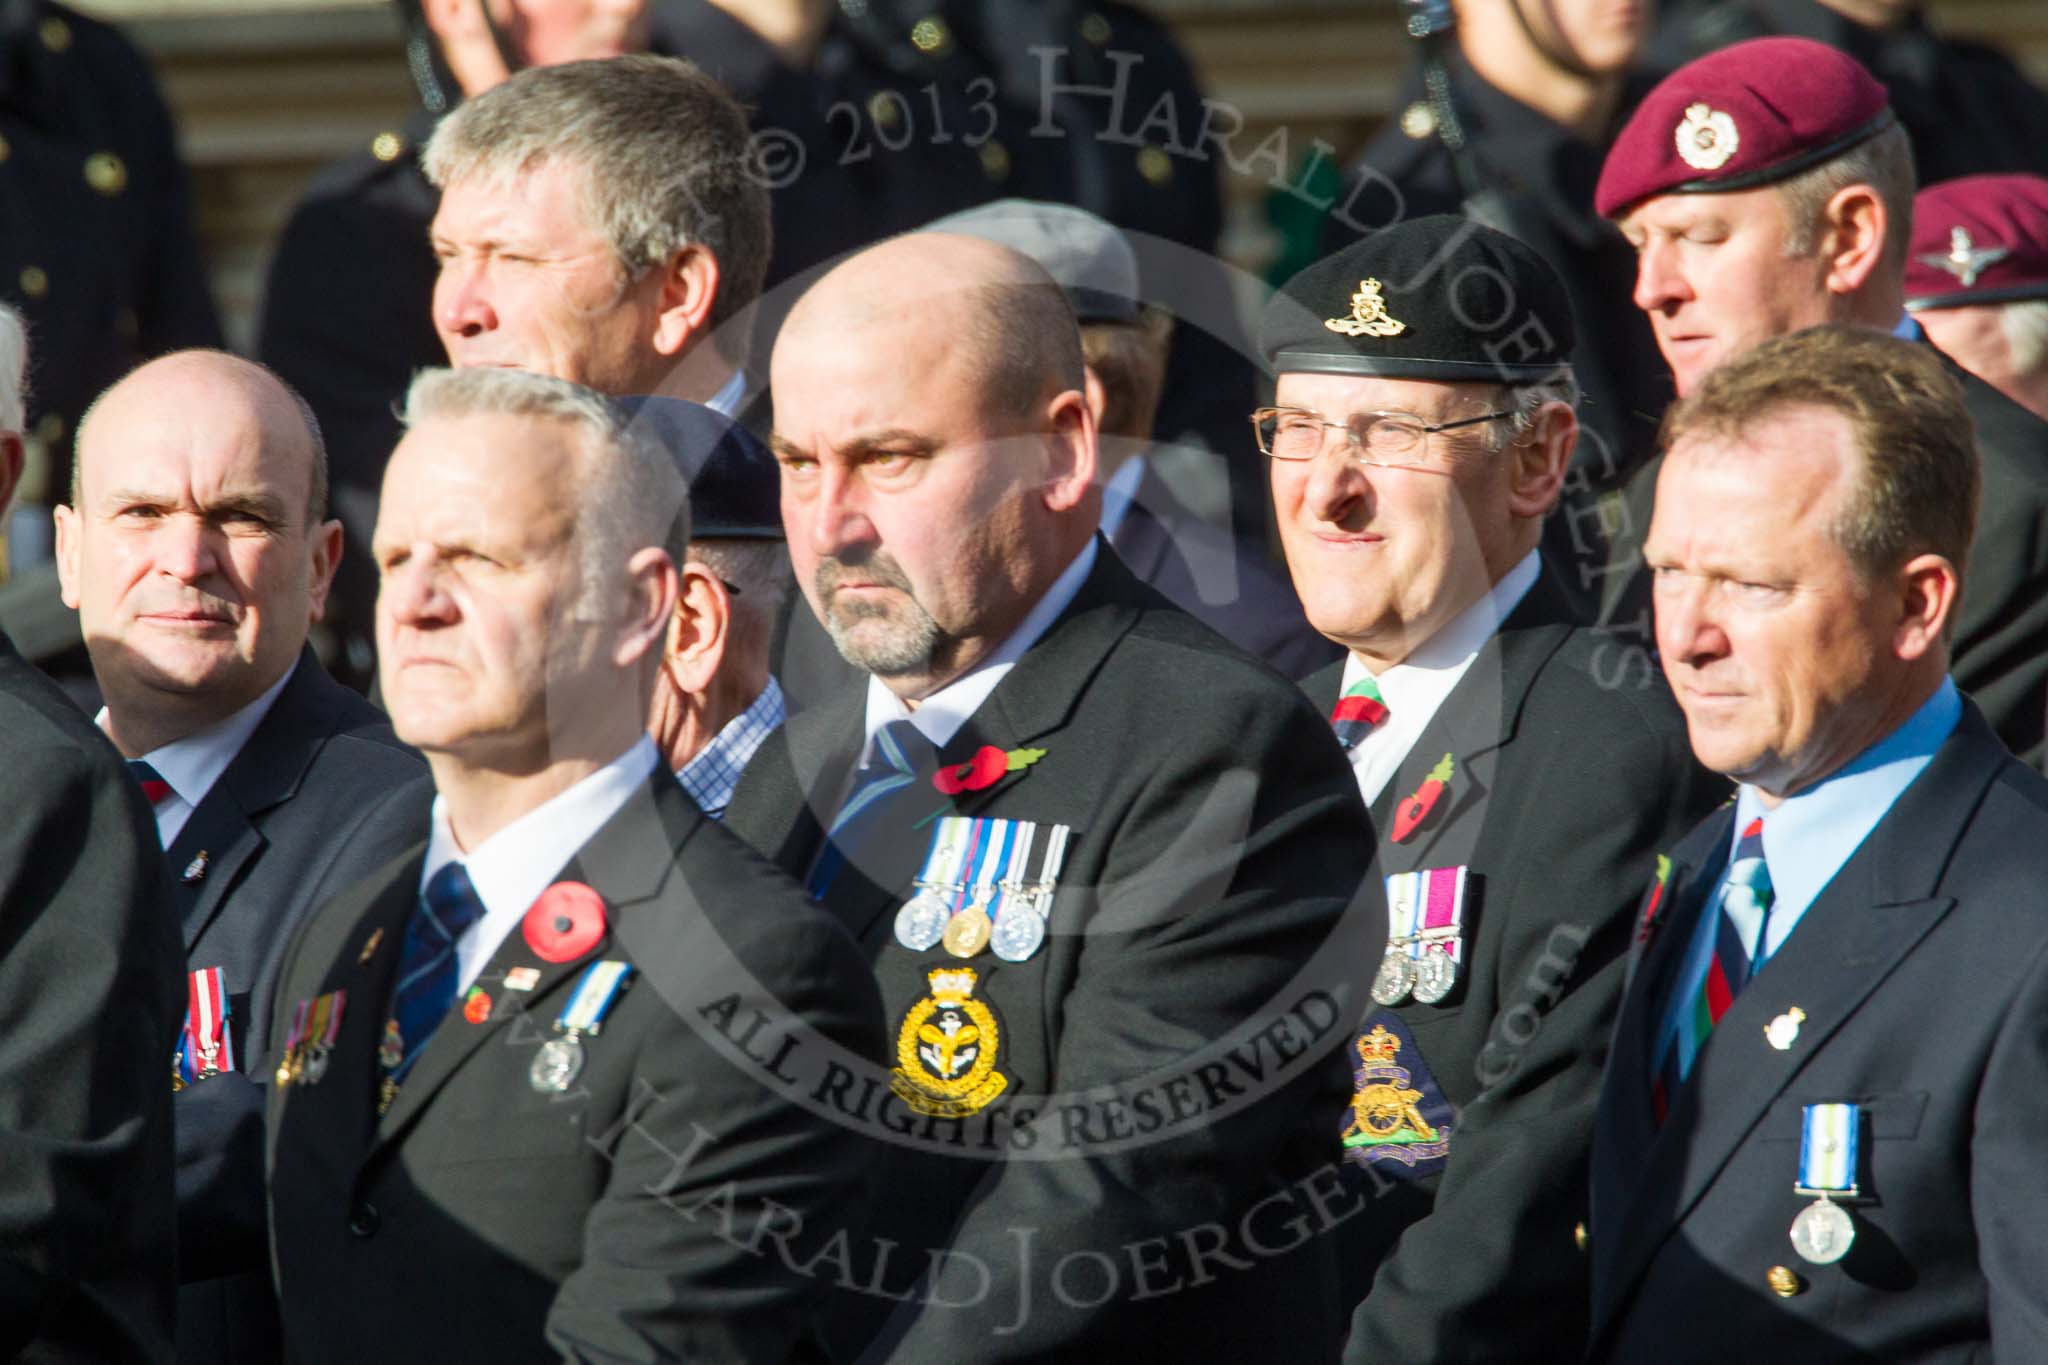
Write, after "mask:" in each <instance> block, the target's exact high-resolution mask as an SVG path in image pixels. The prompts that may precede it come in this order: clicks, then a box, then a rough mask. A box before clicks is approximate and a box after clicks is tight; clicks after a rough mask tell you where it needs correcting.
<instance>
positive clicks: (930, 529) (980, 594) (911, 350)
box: [773, 304, 1080, 695]
mask: <svg viewBox="0 0 2048 1365" xmlns="http://www.w3.org/2000/svg"><path fill="white" fill-rule="evenodd" d="M773 386H774V392H775V395H776V405H775V436H774V446H775V453H776V458H777V460H778V461H779V462H780V464H781V471H782V519H783V525H784V528H785V530H786V531H787V533H788V537H789V552H790V561H791V565H792V567H793V568H794V570H795V572H796V578H797V582H798V583H800V584H801V585H802V586H803V590H804V595H805V596H806V597H807V598H808V599H809V600H810V603H811V608H812V610H813V611H815V612H816V613H817V614H818V618H819V620H820V621H822V622H823V623H824V624H825V627H826V629H827V630H828V631H829V632H830V633H831V635H832V638H833V641H834V643H836V644H837V645H838V646H839V649H840V652H841V653H842V654H844V655H845V656H846V657H847V659H848V660H850V661H851V662H852V663H854V664H855V665H856V666H857V667H860V668H863V669H866V670H867V671H869V672H872V673H876V674H878V675H880V676H882V677H883V678H885V679H888V680H890V682H891V685H892V686H894V687H896V688H897V689H898V690H899V691H903V692H904V693H905V694H906V695H917V694H921V693H922V692H923V691H925V690H929V687H931V686H937V685H939V684H941V683H943V682H945V681H946V680H948V679H950V678H951V677H954V676H957V675H958V674H959V673H960V672H963V671H964V670H965V669H967V668H968V667H970V666H971V665H972V664H973V663H975V662H976V661H978V660H979V659H981V658H982V657H984V656H985V655H986V654H987V653H988V652H989V651H990V650H992V649H994V648H995V647H996V646H997V645H998V644H1000V643H1001V642H1002V640H1003V639H1004V638H1005V637H1007V636H1008V635H1009V634H1010V633H1011V632H1012V631H1013V630H1014V629H1015V628H1016V627H1017V626H1018V625H1019V624H1020V623H1021V622H1022V620H1023V618H1024V616H1025V615H1026V613H1028V612H1029V610H1030V608H1031V605H1032V603H1033V602H1034V601H1035V600H1036V599H1037V597H1038V596H1039V594H1041V593H1042V592H1043V591H1044V589H1045V587H1046V586H1047V585H1048V583H1049V582H1050V581H1051V579H1052V578H1054V577H1055V576H1057V574H1058V571H1059V569H1060V567H1061V564H1060V563H1059V562H1057V560H1058V554H1059V551H1058V549H1057V537H1056V536H1055V535H1054V534H1053V533H1052V527H1051V520H1050V518H1051V513H1050V511H1049V510H1048V507H1047V505H1046V502H1045V499H1044V489H1045V483H1046V479H1047V476H1048V470H1049V467H1050V459H1049V455H1048V450H1047V441H1048V439H1049V438H1048V437H1047V435H1046V434H1044V432H1042V431H1039V432H1026V433H1025V434H1022V435H1016V434H1008V433H1009V432H1010V431H1012V430H1013V429H1014V428H1015V427H1017V426H1020V425H1022V426H1029V425H1030V424H1029V423H1028V422H1025V423H1017V422H1007V423H1006V422H1001V421H998V420H997V419H995V418H994V417H992V416H991V415H990V414H989V413H988V412H987V411H985V407H986V403H985V400H984V399H983V396H982V388H983V384H982V381H981V377H980V374H979V373H978V365H977V361H976V359H975V353H974V350H973V348H972V347H971V346H967V345H963V344H962V343H961V341H960V339H959V336H958V335H957V333H956V332H955V331H954V330H952V329H951V328H949V327H947V326H943V325H937V324H935V323H934V322H933V320H932V318H931V315H930V309H929V308H928V307H925V306H922V305H916V304H906V305H905V306H903V307H902V308H900V309H897V310H895V311H893V312H891V313H888V314H886V315H883V316H873V315H865V316H863V317H861V318H860V319H859V320H858V321H857V322H852V323H848V322H847V321H846V319H844V318H842V317H840V316H838V315H836V314H834V315H832V316H826V317H816V316H810V317H806V318H805V319H804V320H803V321H802V322H801V323H799V322H796V321H793V322H792V324H791V326H790V327H788V328H785V329H784V332H783V334H782V337H781V338H780V339H779V340H778V341H777V343H776V347H775V357H774V363H773ZM1073 401H1074V402H1075V403H1079V401H1080V399H1079V397H1078V395H1076V396H1075V398H1074V400H1073Z"/></svg>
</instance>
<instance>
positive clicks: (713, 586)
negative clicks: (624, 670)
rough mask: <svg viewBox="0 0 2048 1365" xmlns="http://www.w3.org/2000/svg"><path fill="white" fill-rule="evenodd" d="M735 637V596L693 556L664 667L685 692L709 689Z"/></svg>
mask: <svg viewBox="0 0 2048 1365" xmlns="http://www.w3.org/2000/svg"><path fill="white" fill-rule="evenodd" d="M731 639H732V598H731V596H730V595H728V594H727V592H726V590H725V584H724V583H723V582H722V581H721V580H720V579H719V577H718V575H717V574H715V573H713V572H711V570H710V569H708V568H706V567H705V566H704V565H702V564H700V563H698V562H697V561H696V560H694V559H693V560H690V561H688V562H687V563H685V564H684V565H683V572H682V584H681V592H680V594H679V595H678V597H677V599H676V609H675V612H674V614H673V615H672V616H671V618H670V621H669V628H668V649H667V652H666V654H665V655H664V659H665V665H664V666H665V667H666V668H667V669H668V673H669V676H670V677H671V678H673V679H674V680H675V684H676V686H677V687H678V688H680V689H681V690H682V691H683V692H684V693H686V694H691V695H695V694H699V693H702V692H705V691H707V690H708V689H709V688H710V686H711V680H712V678H714V677H715V676H717V674H718V666H719V665H720V664H721V663H723V662H724V661H725V649H726V645H727V643H728V642H729V641H730V640H731Z"/></svg>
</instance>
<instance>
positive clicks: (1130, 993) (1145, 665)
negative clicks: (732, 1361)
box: [727, 233, 1385, 1361]
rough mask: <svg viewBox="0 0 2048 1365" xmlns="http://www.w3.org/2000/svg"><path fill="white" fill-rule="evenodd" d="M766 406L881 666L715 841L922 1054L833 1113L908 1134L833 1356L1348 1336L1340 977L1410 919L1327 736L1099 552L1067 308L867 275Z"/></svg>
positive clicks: (803, 540) (1207, 1346) (794, 488)
mask: <svg viewBox="0 0 2048 1365" xmlns="http://www.w3.org/2000/svg"><path fill="white" fill-rule="evenodd" d="M772 384H773V389H774V393H775V397H776V429H775V432H774V434H773V440H772V445H773V447H774V450H775V455H776V458H777V460H778V462H779V463H780V465H781V480H782V519H783V526H784V529H785V531H786V532H787V535H788V540H789V547H790V557H791V561H792V564H793V566H794V568H795V571H796V578H797V582H798V583H799V585H800V586H801V587H802V589H803V592H804V594H805V596H806V597H807V598H808V600H809V602H810V606H811V609H812V610H813V611H814V612H815V613H816V614H817V615H818V617H819V619H820V620H821V621H822V622H823V624H824V626H825V628H826V630H827V631H828V633H829V634H830V635H831V636H832V638H833V640H834V642H835V643H836V645H837V646H838V648H839V651H840V652H841V653H842V654H843V655H844V656H845V657H846V659H847V660H848V661H849V662H851V663H852V664H853V665H854V666H855V667H856V668H858V669H860V670H861V671H862V672H863V673H865V674H866V675H867V677H866V679H865V681H864V685H862V686H858V687H855V688H852V689H850V690H849V691H848V692H847V693H846V694H844V695H843V696H842V697H841V698H839V699H836V700H835V701H831V702H827V703H822V704H820V705H817V706H815V707H813V708H811V709H809V710H806V711H803V712H800V713H798V714H797V715H796V716H795V717H794V718H792V719H791V721H790V722H789V724H788V725H787V726H785V727H784V729H783V730H782V731H781V732H779V733H778V734H776V735H775V736H773V737H771V738H770V740H769V741H768V743H767V744H766V745H765V746H763V748H762V750H761V751H760V753H759V754H757V755H756V757H755V760H754V762H753V764H752V765H751V766H750V767H749V768H748V770H747V772H746V774H745V776H744V777H743V778H742V779H741V783H740V788H739V791H738V792H737V793H736V795H735V797H734V801H733V805H732V807H731V809H730V811H729V812H728V816H727V820H728V823H729V824H730V825H731V826H732V828H733V829H735V830H736V831H737V832H739V833H740V834H741V835H742V836H743V837H746V838H748V839H749V840H751V841H752V842H753V843H754V844H755V846H756V847H758V848H760V849H761V850H762V851H763V852H765V853H766V854H767V855H768V856H769V857H770V858H771V859H773V860H775V861H776V862H778V863H779V864H780V865H781V866H782V867H783V868H784V869H785V870H787V871H789V872H790V873H791V874H792V875H795V876H797V877H801V878H804V879H806V882H807V884H808V886H809V888H810V890H811V891H812V893H813V894H814V895H816V896H818V897H820V898H821V899H822V900H823V902H824V904H825V905H826V906H827V907H828V908H829V909H831V910H832V911H834V912H835V913H836V914H837V915H838V916H839V917H840V918H841V919H842V921H843V922H844V923H845V924H846V925H847V927H848V928H849V929H850V930H851V931H852V932H853V933H854V934H855V935H856V936H857V937H858V938H859V939H860V941H861V944H862V947H863V948H864V949H865V950H866V952H867V954H868V956H869V959H870V960H871V961H872V963H873V966H874V971H875V974H876V977H877V978H878V980H879V982H880V985H881V991H882V998H883V1004H884V1014H885V1020H886V1023H887V1027H888V1030H889V1037H890V1039H891V1040H892V1043H893V1046H892V1048H891V1050H890V1056H891V1058H892V1059H893V1061H894V1065H893V1069H892V1072H891V1074H890V1075H889V1077H888V1084H887V1085H886V1086H884V1087H871V1088H870V1089H869V1090H868V1091H867V1092H866V1093H865V1094H863V1093H861V1092H860V1091H859V1089H858V1088H857V1087H851V1086H849V1087H847V1089H846V1091H845V1093H843V1094H841V1095H840V1096H839V1097H838V1099H837V1100H836V1101H835V1102H836V1103H838V1104H839V1106H840V1107H841V1108H842V1109H843V1110H845V1111H846V1113H847V1115H848V1119H849V1121H850V1122H851V1121H856V1120H858V1121H862V1122H868V1123H878V1124H879V1125H880V1127H881V1129H882V1130H883V1131H884V1132H886V1133H889V1134H891V1141H889V1142H888V1144H887V1145H886V1147H885V1154H884V1155H883V1157H882V1158H881V1161H880V1165H879V1167H878V1170H877V1186H878V1189H879V1190H880V1191H881V1195H880V1197H879V1199H878V1200H877V1205H876V1209H875V1217H874V1226H873V1236H872V1237H871V1238H870V1239H869V1240H867V1241H866V1242H864V1243H862V1244H860V1245H858V1246H855V1247H853V1248H850V1250H849V1263H850V1264H849V1274H848V1282H849V1283H850V1285H852V1286H858V1288H850V1289H849V1291H848V1292H842V1293H841V1294H839V1295H838V1301H837V1303H836V1305H835V1310H834V1314H833V1320H832V1326H833V1333H832V1338H833V1340H832V1344H833V1345H834V1347H835V1348H836V1349H837V1350H839V1351H840V1352H841V1353H842V1354H843V1355H845V1356H846V1357H847V1358H853V1357H855V1356H860V1357H861V1358H864V1359H894V1360H977V1361H987V1360H1018V1359H1107V1358H1114V1354H1115V1353H1121V1354H1124V1355H1126V1356H1127V1357H1128V1358H1132V1359H1167V1358H1174V1357H1184V1358H1201V1359H1219V1358H1237V1357H1242V1358H1254V1357H1257V1356H1259V1355H1263V1354H1267V1353H1270V1352H1271V1351H1272V1349H1274V1346H1275V1343H1277V1342H1280V1341H1286V1342H1288V1343H1290V1345H1289V1347H1288V1349H1289V1350H1298V1351H1301V1352H1304V1353H1307V1354H1315V1353H1317V1352H1321V1351H1324V1350H1327V1349H1330V1348H1333V1347H1334V1343H1335V1341H1336V1337H1337V1335H1338V1333H1339V1332H1340V1331H1341V1326H1342V1324H1341V1320H1340V1315H1339V1313H1338V1304H1337V1302H1336V1296H1335V1293H1334V1280H1333V1270H1334V1266H1333V1261H1332V1258H1331V1255H1330V1246H1331V1242H1332V1239H1331V1238H1329V1237H1326V1236H1319V1235H1317V1234H1318V1232H1320V1231H1323V1230H1326V1229H1325V1228H1324V1226H1323V1224H1324V1223H1326V1222H1327V1221H1328V1220H1327V1219H1326V1218H1325V1213H1327V1215H1328V1217H1329V1218H1334V1217H1335V1216H1336V1214H1337V1212H1338V1211H1337V1210H1336V1209H1334V1208H1328V1209H1323V1208H1322V1206H1321V1205H1319V1204H1318V1202H1317V1201H1318V1196H1317V1195H1316V1194H1315V1193H1314V1191H1316V1190H1317V1189H1319V1188H1321V1187H1319V1186H1318V1185H1317V1184H1316V1181H1317V1180H1318V1178H1319V1177H1320V1176H1321V1175H1324V1174H1330V1175H1333V1174H1334V1173H1333V1172H1319V1171H1318V1170H1317V1167H1318V1166H1319V1165H1320V1164H1321V1162H1322V1159H1323V1158H1322V1153H1323V1152H1324V1151H1326V1150H1327V1148H1328V1146H1329V1138H1330V1136H1331V1134H1332V1133H1334V1132H1335V1131H1336V1128H1337V1124H1338V1120H1339V1112H1338V1111H1339V1109H1340V1108H1341V1105H1342V1092H1343V1087H1342V1080H1343V1075H1342V1072H1341V1070H1340V1069H1339V1065H1338V1056H1337V1048H1338V1047H1339V1046H1340V1045H1341V1043H1342V1041H1343V1040H1342V1038H1341V1036H1340V1034H1341V1030H1340V1029H1338V1028H1336V1021H1337V1015H1336V1013H1335V1008H1334V1006H1333V1005H1332V1003H1331V996H1330V992H1331V991H1333V990H1336V989H1338V988H1339V987H1338V984H1337V983H1338V982H1339V981H1340V980H1342V979H1343V977H1344V968H1345V967H1347V966H1348V964H1349V963H1351V962H1354V961H1357V960H1362V957H1363V954H1364V953H1365V951H1366V946H1367V944H1368V943H1370V945H1371V946H1373V947H1375V948H1376V947H1377V945H1378V944H1379V943H1380V942H1382V941H1383V940H1384V928H1385V923H1384V909H1383V906H1382V904H1381V902H1380V899H1379V892H1378V888H1377V883H1376V881H1374V882H1373V883H1372V884H1371V885H1370V886H1367V885H1366V883H1367V873H1368V868H1369V864H1370V860H1371V849H1372V832H1371V828H1370V825H1369V823H1368V822H1367V820H1366V817H1365V812H1364V808H1363V806H1362V805H1361V803H1360V800H1359V796H1358V790H1357V786H1356V784H1355V783H1353V782H1352V781H1351V779H1350V775H1349V773H1348V772H1347V771H1346V769H1345V767H1344V764H1343V762H1342V759H1341V757H1340V756H1339V755H1338V754H1337V752H1336V750H1335V747H1334V746H1333V745H1331V744H1330V743H1329V737H1328V727H1327V726H1326V725H1325V724H1324V723H1323V721H1322V719H1321V717H1319V716H1318V715H1317V714H1316V713H1315V711H1314V710H1313V708H1311V707H1310V706H1309V705H1308V703H1307V702H1306V700H1305V699H1304V698H1303V697H1302V696H1301V695H1300V694H1299V693H1298V692H1296V691H1295V690H1294V689H1292V688H1290V687H1288V686H1286V685H1285V684H1284V683H1283V682H1282V681H1281V680H1280V678H1279V677H1278V676H1277V675H1276V674H1273V673H1271V672H1270V671H1268V670H1267V669H1265V668H1264V667H1263V666H1261V665H1259V664H1258V663H1256V662H1254V661H1253V660H1252V659H1251V658H1250V657H1249V656H1247V655H1245V654H1244V653H1242V652H1241V651H1239V650H1237V649H1236V648H1234V647H1233V646H1231V645H1229V644H1228V643H1226V642H1225V641H1224V640H1223V639H1222V638H1221V637H1220V636H1218V635H1216V634H1214V633H1212V632H1211V631H1210V630H1209V629H1208V628H1207V627H1205V626H1202V625H1201V624H1199V623H1198V622H1196V621H1195V620H1194V619H1193V618H1192V617H1189V616H1187V615H1186V614H1184V613H1182V612H1181V611H1179V610H1178V609H1177V608H1175V607H1173V606H1172V605H1171V604H1169V603H1168V602H1167V601H1166V599H1165V598H1163V597H1161V596H1159V595H1158V594H1156V593H1155V592H1153V591H1152V590H1151V589H1149V588H1147V587H1145V586H1143V585H1142V584H1140V583H1139V582H1138V581H1137V580H1136V579H1134V578H1133V577H1132V576H1131V574H1130V572H1129V571H1128V570H1126V569H1125V568H1124V567H1123V566H1122V565H1121V564H1120V563H1119V561H1118V560H1117V558H1116V556H1115V554H1114V553H1112V552H1110V551H1109V550H1108V549H1107V547H1106V546H1105V545H1104V544H1103V542H1102V539H1101V537H1100V536H1099V535H1098V534H1097V532H1096V526H1097V522H1098V520H1099V507H1098V505H1097V504H1098V500H1099V494H1098V492H1097V490H1096V484H1095V477H1094V476H1095V470H1096V432H1095V424H1094V419H1093V417H1092V416H1091V415H1090V412H1089V408H1088V404H1087V401H1086V398H1085V397H1084V385H1085V380H1084V376H1083V365H1082V352H1081V343H1080V338H1079V334H1078V330H1077V327H1076V324H1075V321H1074V315H1073V313H1072V311H1071V309H1070V308H1069V306H1068V304H1067V302H1066V299H1065V297H1064V295H1063V294H1062V292H1061V291H1060V289H1059V288H1058V286H1057V285H1056V284H1055V283H1054V282H1053V280H1052V279H1051V278H1050V277H1049V276H1048V275H1046V274H1045V273H1044V271H1043V270H1042V269H1040V268H1039V267H1038V266H1037V265H1035V264H1034V263H1032V262H1031V261H1029V260H1027V259H1026V258H1025V257H1023V256H1021V255H1019V254H1017V253H1015V252H1013V251H1011V250H1009V249H1007V248H1003V247H999V246H996V245H994V244H992V243H988V242H983V241H979V240H975V239H970V238H964V237H955V236H950V235H944V234H939V233H923V234H917V235H914V236H910V237H904V238H898V239H895V240H892V241H889V242H886V243H883V244H882V245H880V246H877V247H874V248H871V249H869V250H868V251H865V252H863V253H861V254H860V255H858V256H855V257H853V258H852V259H850V260H849V261H847V262H845V263H843V264H842V265H840V266H839V267H838V268H836V269H835V270H833V271H832V272H831V273H830V274H828V275H827V276H825V277H824V278H823V279H822V280H821V281H820V282H819V283H817V284H816V285H815V286H814V287H813V288H812V290H811V291H810V293H808V294H807V295H806V296H805V297H804V298H803V299H802V300H801V301H799V303H798V304H797V306H796V308H795V309H794V311H793V312H792V313H791V315H790V317H789V320H788V322H787V324H786V326H785V327H784V329H783V331H782V333H781V335H780V337H779V339H778V341H777V343H776V347H775V353H774V357H773V365H772ZM1361 887H1364V888H1365V892H1364V894H1363V895H1362V896H1360V898H1359V900H1358V903H1357V904H1356V905H1354V904H1353V899H1354V895H1357V894H1358V893H1360V891H1361ZM1227 1057H1235V1058H1236V1059H1237V1061H1236V1062H1235V1063H1229V1062H1226V1061H1225V1060H1224V1059H1225V1058H1227ZM1330 1189H1331V1190H1334V1185H1332V1186H1331V1187H1330ZM1329 1192H1330V1191H1328V1190H1326V1191H1324V1196H1325V1197H1324V1198H1323V1200H1322V1203H1323V1204H1328V1203H1329V1202H1330V1200H1329V1199H1328V1198H1327V1195H1328V1193H1329ZM863 1352H866V1353H867V1354H865V1355H863V1354H862V1353H863Z"/></svg>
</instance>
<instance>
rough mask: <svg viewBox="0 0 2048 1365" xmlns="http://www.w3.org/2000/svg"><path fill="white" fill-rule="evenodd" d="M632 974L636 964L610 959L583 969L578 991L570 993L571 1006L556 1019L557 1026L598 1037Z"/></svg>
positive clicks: (565, 1008)
mask: <svg viewBox="0 0 2048 1365" xmlns="http://www.w3.org/2000/svg"><path fill="white" fill-rule="evenodd" d="M632 973H633V964H632V963H630V962H614V961H611V960H609V959H607V960H606V961H603V962H593V963H591V964H590V965H589V966H588V967H586V968H584V969H583V975H582V976H581V977H580V978H578V980H577V982H576V989H575V990H574V991H572V992H570V995H569V1003H568V1004H566V1005H564V1006H562V1013H561V1014H560V1015H559V1016H558V1017H557V1018H556V1019H555V1027H556V1028H558V1029H563V1030H566V1031H568V1032H571V1033H588V1034H591V1035H592V1036H595V1035H596V1034H597V1033H598V1032H599V1030H600V1029H602V1028H603V1026H604V1017H605V1015H606V1014H608V1013H610V1012H611V1008H612V1004H613V1002H614V1001H616V1000H617V999H618V994H619V990H620V988H621V987H623V986H624V985H625V984H626V978H627V977H628V976H631V975H632Z"/></svg>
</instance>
